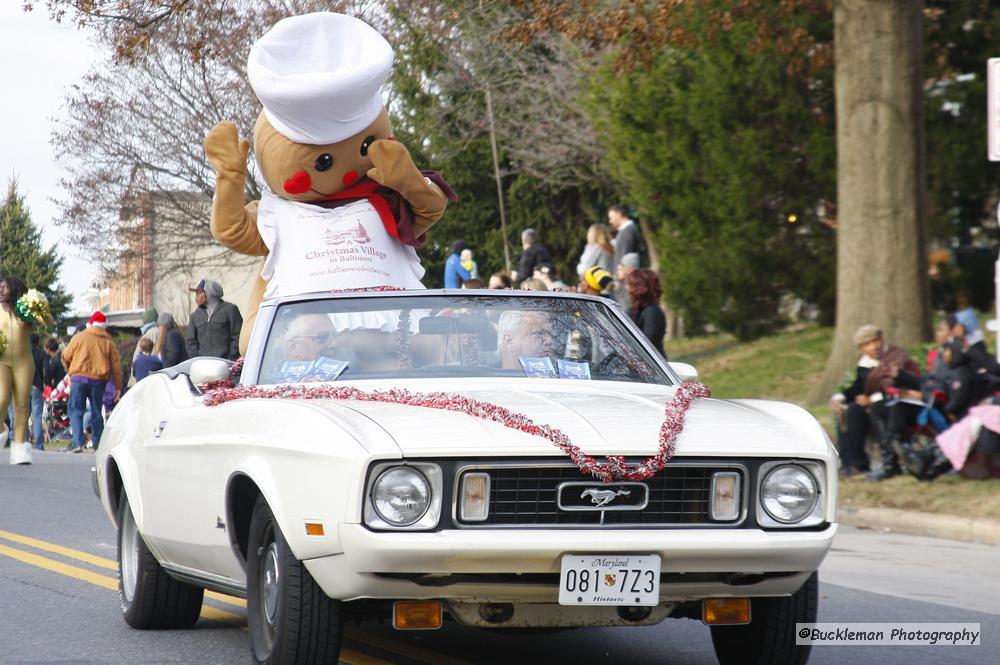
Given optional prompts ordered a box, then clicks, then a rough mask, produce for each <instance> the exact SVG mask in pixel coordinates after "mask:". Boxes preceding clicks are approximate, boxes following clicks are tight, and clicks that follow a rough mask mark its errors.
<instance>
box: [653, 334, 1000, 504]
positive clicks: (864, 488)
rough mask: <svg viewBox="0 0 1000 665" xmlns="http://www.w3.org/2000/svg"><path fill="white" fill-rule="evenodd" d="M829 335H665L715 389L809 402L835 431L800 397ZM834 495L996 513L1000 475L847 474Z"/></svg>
mask: <svg viewBox="0 0 1000 665" xmlns="http://www.w3.org/2000/svg"><path fill="white" fill-rule="evenodd" d="M832 343H833V329H832V328H821V327H817V326H808V327H803V328H798V329H793V330H789V331H786V332H783V333H780V334H777V335H771V336H769V337H764V338H761V339H758V340H755V341H753V342H747V343H741V342H739V341H737V340H736V339H735V338H734V337H731V336H729V335H712V336H707V337H695V338H689V339H682V340H675V341H668V342H667V343H666V347H667V353H668V354H669V356H670V359H671V360H674V361H678V362H686V363H691V364H692V365H694V366H695V368H696V369H697V370H698V374H699V378H700V379H701V381H702V382H703V383H704V384H705V385H707V386H708V387H709V388H711V389H712V396H713V397H720V398H724V399H725V398H736V397H747V398H760V399H777V400H782V401H786V402H794V403H796V404H799V405H801V406H803V407H805V408H807V409H809V411H810V412H811V413H812V414H813V415H814V416H815V417H816V418H817V419H818V420H819V422H820V423H822V424H823V426H824V427H826V429H827V432H828V433H830V435H831V438H833V412H832V410H831V409H830V407H829V406H828V405H826V404H823V405H819V406H810V405H809V404H807V403H806V399H807V398H808V396H809V393H810V391H811V390H812V387H813V385H815V383H816V381H818V380H819V377H820V375H821V374H822V372H823V367H824V365H825V364H826V359H827V355H828V354H829V353H830V345H831V344H832ZM916 359H917V361H918V362H921V361H922V360H923V358H922V357H918V358H916ZM840 501H841V505H860V506H881V507H886V508H901V509H904V510H921V511H925V512H936V513H950V514H959V515H965V516H969V517H974V516H978V517H991V518H995V519H1000V479H995V480H988V481H968V480H963V479H962V478H959V477H952V476H947V477H943V478H939V479H937V480H935V481H934V482H931V483H921V482H918V481H917V480H916V479H914V478H912V477H910V476H900V477H897V478H893V479H891V480H887V481H884V482H881V483H869V482H865V481H864V480H863V479H854V478H852V479H849V480H844V481H842V482H841V483H840Z"/></svg>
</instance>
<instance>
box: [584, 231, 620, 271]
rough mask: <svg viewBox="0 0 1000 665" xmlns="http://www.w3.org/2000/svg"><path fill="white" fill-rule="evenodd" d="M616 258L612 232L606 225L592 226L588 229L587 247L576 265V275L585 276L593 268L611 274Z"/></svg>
mask: <svg viewBox="0 0 1000 665" xmlns="http://www.w3.org/2000/svg"><path fill="white" fill-rule="evenodd" d="M614 256H615V246H614V244H612V242H611V232H610V231H609V230H608V227H607V226H606V225H605V224H591V225H590V228H588V229H587V246H586V247H584V248H583V254H581V255H580V262H579V263H577V264H576V274H577V275H579V276H580V279H583V276H584V275H585V274H586V273H587V271H588V270H590V269H591V268H601V269H602V270H607V271H608V272H609V273H610V272H611V269H612V267H613V266H612V265H611V264H612V262H613V261H614Z"/></svg>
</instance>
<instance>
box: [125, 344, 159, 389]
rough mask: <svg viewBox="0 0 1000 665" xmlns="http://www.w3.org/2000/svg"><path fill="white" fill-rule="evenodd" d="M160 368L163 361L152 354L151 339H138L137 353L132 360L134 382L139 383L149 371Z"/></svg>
mask: <svg viewBox="0 0 1000 665" xmlns="http://www.w3.org/2000/svg"><path fill="white" fill-rule="evenodd" d="M161 369H163V361H162V360H160V359H159V357H157V356H154V355H153V341H152V340H149V339H140V340H139V355H137V356H136V357H135V360H134V361H133V362H132V376H134V377H135V382H136V383H139V382H140V381H142V380H143V379H145V378H146V377H147V376H149V374H150V372H156V371H158V370H161Z"/></svg>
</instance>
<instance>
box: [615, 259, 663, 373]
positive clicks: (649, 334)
mask: <svg viewBox="0 0 1000 665" xmlns="http://www.w3.org/2000/svg"><path fill="white" fill-rule="evenodd" d="M625 283H626V285H627V287H628V296H629V302H631V303H632V308H631V309H630V310H629V312H628V314H629V317H630V318H631V319H632V320H633V321H635V324H636V325H637V326H639V329H640V330H642V334H643V335H645V336H646V338H647V339H649V341H650V342H652V343H653V346H654V347H656V350H657V351H659V352H660V354H662V355H663V357H664V358H666V357H667V354H666V352H665V351H664V350H663V336H664V334H666V332H667V317H666V315H665V314H664V313H663V308H662V307H660V293H661V291H662V289H661V286H660V277H659V275H657V274H656V273H655V272H653V271H652V270H648V269H646V268H637V269H635V270H633V271H632V272H630V273H629V274H628V277H626V278H625Z"/></svg>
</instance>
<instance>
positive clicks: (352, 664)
mask: <svg viewBox="0 0 1000 665" xmlns="http://www.w3.org/2000/svg"><path fill="white" fill-rule="evenodd" d="M0 539H4V540H8V541H10V542H14V543H19V544H22V545H28V546H29V547H34V548H35V549H39V550H42V551H44V552H51V553H53V554H59V555H62V556H65V557H67V558H70V559H76V560H78V561H82V562H84V563H89V564H91V565H93V566H97V567H99V568H105V569H108V570H118V562H117V561H114V560H112V559H107V558H104V557H101V556H97V555H95V554H90V553H88V552H83V551H81V550H76V549H73V548H70V547H63V546H62V545H56V544H54V543H49V542H46V541H44V540H38V539H37V538H31V537H29V536H22V535H20V534H16V533H11V532H9V531H3V530H0ZM0 554H2V555H4V556H8V557H10V558H12V559H17V560H18V561H21V562H23V563H27V564H30V565H32V566H36V567H38V568H43V569H45V570H49V571H52V572H54V573H59V574H60V575H66V576H67V577H72V578H74V579H78V580H82V581H84V582H89V583H90V584H94V585H96V586H99V587H103V588H105V589H111V590H113V591H117V590H118V580H117V579H115V578H113V577H108V576H107V575H101V574H100V573H95V572H93V571H90V570H87V569H85V568H80V567H79V566H73V565H70V564H67V563H62V562H61V561H54V560H52V559H48V558H46V557H43V556H40V555H38V554H32V553H30V552H24V551H21V550H17V549H14V548H11V547H7V546H6V545H0ZM205 596H206V597H208V598H211V599H213V600H216V601H218V602H220V603H224V604H227V605H232V606H234V607H240V608H242V609H244V610H245V609H246V606H247V602H246V600H244V599H243V598H239V597H237V596H230V595H228V594H223V593H217V592H215V591H207V590H206V591H205ZM201 616H202V618H205V619H210V620H212V621H217V622H219V623H230V624H231V623H240V624H242V623H243V622H244V621H245V620H246V617H245V616H242V615H239V614H233V613H232V612H226V611H224V610H220V609H217V608H214V607H211V606H209V605H205V606H203V607H202V608H201ZM344 634H345V636H346V637H347V638H348V639H350V640H353V641H355V642H360V643H362V644H367V645H368V646H373V647H376V648H379V649H384V650H385V651H391V652H393V653H396V654H399V655H402V656H409V657H411V658H416V659H418V660H422V661H425V662H427V663H432V664H433V665H469V663H466V662H465V661H462V660H457V659H454V658H450V657H448V656H445V655H443V654H440V653H436V652H433V651H428V650H426V649H421V648H420V647H414V646H410V645H408V644H404V643H400V642H394V641H392V640H389V639H386V638H384V637H382V636H380V635H375V634H373V633H369V632H367V631H363V630H360V629H356V628H347V629H345V630H344ZM341 654H342V657H343V659H344V662H346V663H348V664H349V665H389V663H388V662H387V661H384V660H381V659H378V658H375V657H373V656H368V655H366V654H363V653H360V652H358V651H354V650H352V649H346V648H345V649H342V650H341Z"/></svg>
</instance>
